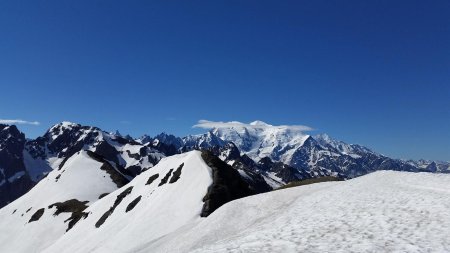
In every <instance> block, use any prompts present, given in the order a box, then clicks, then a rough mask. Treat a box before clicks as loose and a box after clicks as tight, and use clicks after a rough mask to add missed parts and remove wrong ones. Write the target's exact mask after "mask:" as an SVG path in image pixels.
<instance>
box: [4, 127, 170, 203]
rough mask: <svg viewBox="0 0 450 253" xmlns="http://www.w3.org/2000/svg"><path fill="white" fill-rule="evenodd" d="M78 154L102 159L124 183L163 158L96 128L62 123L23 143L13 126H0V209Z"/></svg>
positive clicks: (146, 148) (128, 140)
mask: <svg viewBox="0 0 450 253" xmlns="http://www.w3.org/2000/svg"><path fill="white" fill-rule="evenodd" d="M81 150H90V151H93V152H95V153H96V154H98V155H100V156H102V157H103V158H104V159H106V160H108V161H109V162H111V164H112V165H113V166H114V167H115V168H116V169H117V170H118V171H120V173H122V174H123V175H125V177H126V178H127V179H131V178H133V177H134V176H136V175H138V174H139V173H141V171H143V170H146V169H149V168H151V167H153V166H154V165H155V164H156V163H158V161H159V160H160V159H161V158H163V157H165V156H166V154H165V153H164V152H163V151H160V150H158V148H155V147H153V146H150V145H143V144H140V143H138V142H136V141H134V140H130V139H125V138H123V137H121V135H120V134H119V135H115V134H111V133H107V132H104V131H102V130H101V129H99V128H97V127H91V126H82V125H80V124H75V123H70V122H62V123H60V124H57V125H54V126H53V127H51V128H50V129H49V130H48V131H47V132H46V133H45V134H44V135H43V136H40V137H38V138H36V139H34V140H26V139H25V135H24V134H23V133H20V132H19V130H18V129H17V128H16V127H15V126H6V125H1V126H0V158H1V159H0V169H1V172H2V173H0V193H2V194H1V195H0V196H1V197H0V207H2V206H4V205H5V204H7V203H9V202H11V201H13V200H15V199H16V198H18V197H20V196H21V195H22V194H24V193H25V192H27V191H28V190H30V189H31V187H32V186H33V185H35V184H36V183H37V182H39V181H40V180H41V179H43V178H44V177H45V176H46V175H47V174H48V173H49V172H51V171H53V170H55V169H60V168H61V167H62V166H63V164H64V163H65V162H66V161H67V159H69V158H70V157H72V156H73V155H74V154H75V153H77V152H79V151H81ZM1 156H3V157H1ZM1 182H3V183H1Z"/></svg>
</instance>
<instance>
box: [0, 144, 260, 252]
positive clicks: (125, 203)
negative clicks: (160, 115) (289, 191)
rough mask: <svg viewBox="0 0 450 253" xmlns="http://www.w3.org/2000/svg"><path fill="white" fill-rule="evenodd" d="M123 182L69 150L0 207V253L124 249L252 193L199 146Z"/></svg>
mask: <svg viewBox="0 0 450 253" xmlns="http://www.w3.org/2000/svg"><path fill="white" fill-rule="evenodd" d="M126 182H127V181H126V178H125V177H124V176H123V175H121V174H120V173H118V172H117V171H116V170H115V169H114V168H113V167H112V166H111V164H110V163H109V162H107V161H99V160H98V157H97V156H96V154H95V153H94V152H92V151H79V152H77V153H75V154H73V155H72V156H71V157H70V158H69V159H67V161H66V162H65V163H64V165H63V166H62V167H61V168H60V169H54V170H52V171H51V172H50V173H49V174H48V176H47V177H46V178H45V179H43V180H41V181H40V182H39V183H38V184H37V185H36V186H35V187H34V188H33V189H32V190H31V191H30V192H28V193H27V194H25V195H24V196H22V197H21V198H19V199H17V200H16V201H14V202H13V203H11V204H10V205H8V206H6V207H4V208H2V209H0V217H1V218H0V234H1V236H0V252H131V251H133V248H135V247H137V246H142V245H145V244H146V243H148V242H151V241H153V240H157V239H158V238H161V237H163V236H165V235H167V234H169V233H171V232H173V231H176V230H177V229H179V228H181V227H183V226H185V225H188V224H191V223H194V222H199V221H201V220H202V217H207V216H208V215H210V214H211V213H212V212H214V211H215V210H216V209H217V208H219V207H220V206H221V205H223V204H224V203H226V202H229V201H231V200H234V199H237V198H241V197H245V196H248V195H251V194H253V193H254V192H252V190H251V189H250V188H249V185H248V184H247V183H245V181H244V180H242V178H241V176H240V175H239V173H238V172H237V171H236V170H234V169H233V168H232V167H230V166H228V165H227V164H226V163H224V162H223V161H221V160H220V159H219V158H217V157H215V156H213V155H212V154H211V153H209V152H206V151H204V152H200V151H191V152H188V153H184V154H180V155H174V156H171V157H167V158H164V159H162V160H161V162H160V163H158V164H157V165H156V166H155V167H153V168H151V169H149V170H147V171H145V172H143V173H141V174H140V175H138V176H136V177H135V178H134V179H133V180H132V181H131V182H129V183H126ZM125 183H126V184H125ZM37 235H39V236H37ZM124 242H127V243H124Z"/></svg>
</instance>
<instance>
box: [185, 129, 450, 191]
mask: <svg viewBox="0 0 450 253" xmlns="http://www.w3.org/2000/svg"><path fill="white" fill-rule="evenodd" d="M211 128H212V129H210V130H209V131H208V133H207V134H204V135H196V136H189V137H187V138H183V139H182V140H186V139H188V140H189V145H190V146H195V145H197V146H199V147H200V148H205V147H211V146H217V145H219V146H220V145H224V144H221V143H220V141H218V140H217V139H220V140H222V141H224V142H232V143H234V144H235V145H236V147H237V148H238V149H239V150H240V152H241V154H245V155H246V156H248V157H250V158H251V159H252V160H253V161H255V162H257V163H259V162H260V160H261V159H265V161H268V160H267V159H270V160H271V161H273V162H281V163H283V164H285V165H286V166H288V167H286V168H287V169H286V170H284V171H282V173H283V174H285V175H287V174H292V173H290V172H289V171H288V170H291V168H295V169H296V170H297V174H298V175H308V174H309V176H310V177H320V176H337V177H344V178H353V177H357V176H361V175H365V174H367V173H370V172H373V171H377V170H399V171H416V172H417V171H424V170H426V171H432V170H427V169H424V168H421V167H419V166H417V165H414V164H412V163H410V162H405V161H402V160H398V159H392V158H389V157H386V156H383V155H381V154H379V153H376V152H374V151H372V150H370V149H368V148H366V147H364V146H361V145H356V144H347V143H345V142H342V141H338V140H335V139H333V138H331V137H329V136H328V135H326V134H321V135H316V136H311V135H307V134H305V133H304V130H305V128H304V127H301V126H273V125H269V124H267V123H264V122H261V121H255V122H252V123H250V124H244V123H240V122H235V121H234V122H228V123H223V122H220V124H211ZM205 136H207V137H208V138H205ZM196 139H197V142H196V141H195V140H196ZM208 140H213V142H211V143H210V142H208ZM196 143H197V144H196ZM430 168H431V167H430ZM430 168H429V169H430ZM442 168H443V169H441V170H439V171H440V172H450V171H448V170H447V169H446V168H444V166H442ZM294 174H295V173H294ZM303 177H304V176H303ZM294 180H295V179H294V178H286V181H284V180H283V182H284V183H286V182H289V181H294Z"/></svg>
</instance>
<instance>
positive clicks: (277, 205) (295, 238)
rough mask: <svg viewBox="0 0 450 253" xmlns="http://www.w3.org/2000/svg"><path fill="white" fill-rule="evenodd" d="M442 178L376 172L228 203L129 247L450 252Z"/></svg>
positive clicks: (446, 179) (447, 184)
mask: <svg viewBox="0 0 450 253" xmlns="http://www.w3.org/2000/svg"><path fill="white" fill-rule="evenodd" d="M449 238H450V175H445V174H431V173H408V172H393V171H380V172H375V173H372V174H369V175H366V176H363V177H360V178H357V179H352V180H349V181H346V182H327V183H319V184H313V185H307V186H301V187H296V188H290V189H286V190H279V191H275V192H270V193H266V194H260V195H256V196H252V197H247V198H243V199H239V200H235V201H232V202H230V203H228V204H226V205H224V206H222V207H221V208H220V209H218V210H217V211H216V212H214V213H213V214H211V215H210V216H209V217H208V218H206V219H203V220H202V221H201V222H198V223H197V224H195V225H192V226H188V227H185V228H183V229H180V230H179V231H177V232H175V233H172V234H170V235H168V236H165V237H163V238H161V239H160V240H158V241H156V242H150V243H149V244H148V245H144V246H142V247H137V248H135V249H133V250H132V251H133V252H135V251H136V252H450V239H449Z"/></svg>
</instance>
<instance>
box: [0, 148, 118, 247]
mask: <svg viewBox="0 0 450 253" xmlns="http://www.w3.org/2000/svg"><path fill="white" fill-rule="evenodd" d="M102 165H103V163H100V162H98V161H96V160H94V159H92V158H91V157H89V156H88V155H87V153H86V152H85V151H81V152H79V153H76V154H74V155H73V156H72V157H70V158H69V159H68V160H67V161H66V162H65V164H64V166H62V168H61V169H59V170H58V169H55V170H53V171H51V172H50V173H49V174H48V176H47V177H46V178H44V179H42V180H41V181H40V182H39V183H38V184H37V185H36V186H35V187H33V188H32V189H31V190H30V191H29V192H28V193H27V194H25V195H23V196H22V197H21V198H19V199H17V200H16V201H14V202H13V203H11V204H9V205H7V206H6V207H4V208H2V209H0V217H1V218H0V235H1V236H0V252H40V251H41V250H42V249H43V248H44V247H47V246H48V245H50V244H51V243H52V242H54V241H55V240H56V239H57V238H59V237H60V236H61V235H63V234H64V233H65V231H66V230H67V228H68V223H67V222H66V220H67V219H69V218H70V217H71V214H70V213H65V212H63V213H61V214H59V215H56V216H55V215H54V214H55V212H56V207H52V208H49V206H50V205H52V204H54V203H57V202H64V201H67V200H71V199H77V200H79V201H86V202H87V203H86V204H87V205H89V204H90V203H92V202H94V201H96V200H97V199H98V198H99V196H100V195H101V194H103V193H109V192H112V191H114V190H116V189H117V188H118V187H117V185H116V184H115V183H114V182H113V181H112V180H111V178H110V176H109V174H108V173H107V172H105V171H103V170H101V169H100V168H101V166H102ZM41 208H43V209H44V213H43V214H42V217H40V219H39V220H37V221H33V222H30V219H31V217H32V216H33V214H35V213H36V212H37V210H39V209H41Z"/></svg>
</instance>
